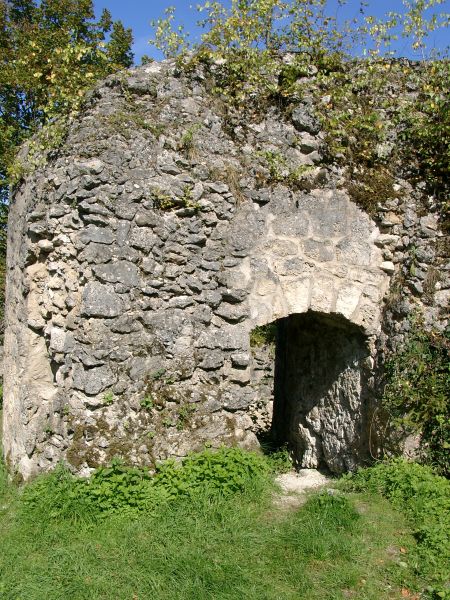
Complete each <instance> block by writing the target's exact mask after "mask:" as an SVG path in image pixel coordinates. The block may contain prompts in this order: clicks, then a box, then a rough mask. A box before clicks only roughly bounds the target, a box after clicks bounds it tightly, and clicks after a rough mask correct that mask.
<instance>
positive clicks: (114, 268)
mask: <svg viewBox="0 0 450 600" xmlns="http://www.w3.org/2000/svg"><path fill="white" fill-rule="evenodd" d="M93 271H94V274H95V276H96V277H98V279H100V281H102V282H103V283H122V284H123V285H125V286H130V287H133V286H137V285H139V269H138V268H137V266H136V265H134V264H133V263H131V262H129V261H126V260H118V261H117V262H111V263H108V264H106V265H99V266H96V267H94V268H93Z"/></svg>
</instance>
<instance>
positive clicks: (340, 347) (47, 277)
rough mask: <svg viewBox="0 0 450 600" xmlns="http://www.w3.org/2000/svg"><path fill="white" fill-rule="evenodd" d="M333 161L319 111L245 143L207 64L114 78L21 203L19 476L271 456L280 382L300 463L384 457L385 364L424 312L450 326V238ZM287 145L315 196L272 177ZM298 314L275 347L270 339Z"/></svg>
mask: <svg viewBox="0 0 450 600" xmlns="http://www.w3.org/2000/svg"><path fill="white" fill-rule="evenodd" d="M322 149H323V134H322V133H321V132H320V128H319V127H318V124H317V121H315V119H314V115H313V114H312V113H311V109H310V107H308V106H307V105H299V107H298V108H297V109H296V110H294V112H293V114H292V119H290V120H289V119H287V118H285V117H283V116H281V115H280V114H279V112H278V110H277V109H276V108H270V109H268V111H267V114H266V115H265V116H264V118H262V119H261V120H259V121H256V122H254V123H252V122H250V123H242V124H240V123H237V124H234V125H233V131H232V132H231V133H230V124H229V123H227V121H226V118H225V117H224V115H223V113H222V112H221V111H220V107H218V106H217V103H216V101H215V100H213V99H212V98H211V96H210V95H209V94H208V93H207V92H206V90H205V77H204V76H203V75H202V73H201V72H198V73H197V74H196V75H195V76H189V77H187V76H181V75H180V74H177V73H176V69H175V66H174V64H173V63H171V62H169V61H168V62H165V63H154V64H152V65H148V66H146V67H141V68H138V69H135V70H132V71H129V72H127V73H126V74H125V75H121V76H120V77H118V76H113V77H110V78H108V79H107V80H106V81H105V82H103V83H102V84H100V85H99V86H98V87H97V88H96V90H95V91H94V92H93V93H92V94H91V96H90V99H89V101H88V103H87V106H86V108H85V110H84V112H83V114H82V115H81V116H80V117H79V118H78V119H77V120H76V122H75V123H73V124H72V126H71V128H70V131H69V134H68V137H67V140H66V142H65V144H64V146H63V147H62V148H61V149H60V150H59V151H58V153H56V154H55V155H53V156H52V157H50V160H49V161H48V162H47V165H46V166H45V167H43V168H41V169H39V170H38V171H36V172H35V173H34V174H33V175H30V176H28V177H27V178H26V180H25V181H24V182H23V183H22V184H21V186H20V187H19V189H18V190H17V192H16V194H15V198H14V201H13V204H12V206H11V217H10V225H9V240H8V287H7V308H6V323H7V329H6V335H5V383H4V391H5V406H4V419H3V420H4V423H3V427H4V436H3V437H4V452H5V456H6V459H7V461H8V464H9V465H10V467H11V469H12V470H16V471H18V472H20V474H21V475H22V476H23V477H25V478H27V477H29V476H30V475H32V474H34V473H37V472H39V471H45V470H49V469H51V468H53V467H54V466H55V464H56V463H57V462H58V461H59V460H64V461H66V462H67V464H68V465H69V466H70V467H71V468H72V469H73V470H74V472H77V473H79V474H82V475H86V474H88V473H89V472H90V471H91V470H92V469H93V468H95V467H96V466H98V465H100V464H104V463H107V462H108V461H110V460H111V459H112V458H113V457H114V456H121V457H123V458H124V459H125V460H126V461H128V462H131V463H134V464H141V465H153V464H154V463H155V461H156V460H159V459H164V458H166V457H169V456H174V457H181V456H184V455H186V454H187V453H188V452H189V451H190V450H200V449H202V448H203V447H204V446H205V444H206V445H211V446H214V447H216V446H218V445H220V444H222V443H226V444H238V445H240V446H243V447H246V448H255V447H257V446H258V436H259V435H260V434H261V433H264V432H265V431H267V430H268V428H269V427H270V424H271V421H272V407H273V401H274V373H275V376H276V381H275V388H277V386H278V392H277V389H275V395H276V394H277V393H278V394H279V396H280V398H284V397H286V398H287V397H289V398H290V400H289V401H287V403H285V404H284V405H283V406H280V407H278V408H276V410H275V413H276V414H275V415H274V417H273V418H274V429H275V430H276V431H277V432H278V434H279V435H280V436H281V438H282V439H283V440H285V441H288V442H289V443H290V445H291V446H293V447H295V448H297V450H298V452H297V455H296V456H297V458H298V460H299V464H300V465H302V466H307V467H316V466H322V467H324V466H325V467H328V468H329V469H331V470H332V471H334V472H341V471H344V470H347V469H352V468H354V467H355V466H356V465H357V464H358V463H360V462H362V461H364V460H365V459H366V458H367V456H368V453H369V451H370V448H369V447H368V443H369V442H368V428H369V426H370V421H371V418H372V414H373V410H374V408H375V406H376V386H375V380H376V377H375V375H376V364H377V359H378V358H379V357H380V356H382V355H383V352H384V349H385V347H386V345H387V341H388V340H390V341H392V340H395V339H397V338H398V339H401V336H402V335H403V334H404V333H405V332H406V331H407V330H408V327H409V321H408V316H409V315H410V314H411V313H412V312H413V310H414V307H416V306H420V307H421V308H422V310H423V311H424V314H425V318H426V320H427V322H428V323H433V324H435V323H437V324H440V325H441V326H442V323H443V319H442V311H441V312H440V310H439V307H440V306H441V307H442V306H444V305H445V303H446V302H447V301H448V288H449V278H448V270H447V271H446V270H444V269H443V267H442V265H440V266H439V273H440V276H439V283H438V285H435V282H433V286H432V288H431V291H430V289H429V287H430V286H428V287H427V286H426V285H424V283H425V284H426V283H427V281H428V278H429V277H430V273H433V269H434V271H436V266H435V265H436V264H437V263H436V261H437V255H436V251H435V249H434V248H435V245H434V242H435V241H436V240H439V238H440V235H441V234H440V232H439V229H438V223H437V217H436V215H435V214H434V213H433V211H432V210H430V211H429V213H428V214H424V215H422V216H418V215H417V212H416V210H415V202H416V200H415V192H414V190H413V189H412V188H411V187H410V186H409V184H407V182H405V181H403V180H399V181H398V182H397V184H396V186H397V190H398V192H399V193H398V198H397V199H393V200H390V201H388V204H386V205H383V206H380V210H379V214H378V216H377V222H376V223H375V222H374V221H373V220H372V219H371V218H369V216H368V215H367V214H366V213H364V212H363V211H362V210H361V209H359V208H358V207H357V206H356V205H355V204H354V203H353V202H352V201H351V199H350V197H349V195H348V193H347V191H346V189H345V186H344V185H343V182H344V178H343V176H342V169H341V168H339V167H336V166H333V165H324V164H323V162H322ZM268 151H269V152H279V153H281V154H282V155H283V156H284V157H285V165H286V168H291V169H298V167H300V166H304V167H307V168H305V173H307V175H306V176H305V178H304V185H303V189H298V190H297V191H292V190H290V189H288V187H286V186H284V185H283V184H282V183H273V182H271V181H270V173H269V172H268V169H267V165H264V161H263V160H262V159H261V156H262V154H263V153H264V152H266V153H267V152H268ZM412 247H414V249H415V250H414V252H415V254H414V256H415V260H416V263H417V264H416V268H415V271H414V274H412V272H411V269H409V264H410V263H409V262H408V261H409V260H410V256H411V254H410V252H409V249H410V248H412ZM405 273H406V276H405ZM402 274H403V283H402V285H403V288H401V287H400V288H399V287H398V283H396V288H395V290H394V291H395V292H396V294H394V296H393V293H392V289H391V290H390V284H391V288H392V282H393V281H394V282H397V281H398V277H397V276H399V275H402ZM396 277H397V279H396ZM405 282H406V283H405ZM430 294H431V296H432V302H431V301H427V298H428V300H429V295H430ZM302 319H303V320H302ZM305 319H306V320H305ZM277 320H281V321H279V323H281V325H280V326H279V328H278V329H279V333H278V335H279V340H278V341H277V357H274V350H273V348H270V347H266V346H256V347H252V346H251V344H250V338H251V331H252V330H253V329H254V328H255V327H256V326H262V325H266V324H268V323H273V322H274V321H277ZM283 331H284V333H283ZM280 332H281V333H280ZM283 353H284V354H283ZM282 356H285V359H283V360H282ZM298 365H301V367H298ZM299 369H300V371H302V372H303V373H305V375H304V376H303V378H299V376H298V370H299ZM277 373H278V379H277ZM299 407H300V408H299Z"/></svg>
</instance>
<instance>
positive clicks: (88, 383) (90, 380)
mask: <svg viewBox="0 0 450 600" xmlns="http://www.w3.org/2000/svg"><path fill="white" fill-rule="evenodd" d="M72 377H73V387H74V388H75V389H77V390H80V391H82V392H85V393H86V394H88V395H89V396H95V395H96V394H99V393H100V392H102V391H103V390H105V389H106V388H108V387H111V386H112V385H114V384H115V383H116V381H117V378H116V376H115V375H114V373H113V372H112V371H111V369H110V368H109V367H108V366H107V365H102V366H101V367H94V368H92V369H88V370H87V371H86V370H85V369H84V368H83V366H82V365H80V364H78V365H75V366H74V367H73V371H72Z"/></svg>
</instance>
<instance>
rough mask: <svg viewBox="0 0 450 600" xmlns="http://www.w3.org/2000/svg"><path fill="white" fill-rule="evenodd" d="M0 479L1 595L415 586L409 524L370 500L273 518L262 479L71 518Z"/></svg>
mask: <svg viewBox="0 0 450 600" xmlns="http://www.w3.org/2000/svg"><path fill="white" fill-rule="evenodd" d="M4 475H5V474H4V472H3V476H2V478H1V479H2V482H1V483H0V494H1V496H0V497H1V499H0V506H1V512H0V536H1V541H0V548H1V550H0V598H1V599H2V600H3V599H5V600H6V599H8V600H38V599H39V600H65V599H66V598H67V599H74V600H81V599H83V600H84V599H86V600H87V599H89V600H93V599H96V600H97V599H98V600H99V599H105V600H113V599H120V600H122V599H123V600H146V599H150V598H151V599H152V600H159V599H161V600H162V599H171V600H175V599H180V600H190V599H192V600H203V599H214V600H216V599H217V600H219V599H220V600H225V599H227V600H228V599H229V600H238V599H239V600H240V599H244V598H245V599H246V600H253V599H254V600H264V599H267V600H269V599H270V600H294V599H295V600H301V599H305V600H306V599H308V600H315V599H317V600H319V599H320V600H327V599H329V600H331V599H333V600H334V599H336V600H338V599H344V598H355V599H357V600H365V599H367V600H369V599H373V600H375V599H376V600H383V599H388V598H402V597H410V598H414V597H415V596H414V594H413V592H410V591H409V589H410V588H409V587H407V586H411V584H412V585H413V586H414V585H417V586H419V587H420V586H421V585H423V582H421V581H420V580H417V579H416V578H415V576H414V575H413V573H412V572H411V569H409V568H408V566H407V555H408V552H410V549H413V548H414V542H413V539H412V537H411V535H410V530H409V526H408V525H407V523H406V522H405V520H404V518H403V517H402V516H401V515H400V514H399V513H398V512H397V511H395V510H394V509H393V508H391V506H390V505H389V504H388V503H387V501H386V500H384V499H382V498H381V497H377V496H374V495H371V496H366V495H364V494H347V495H345V496H344V495H337V496H333V495H330V494H321V495H315V496H312V497H311V498H310V500H309V501H308V502H307V504H306V505H305V506H304V507H302V508H301V509H300V510H298V511H295V512H288V513H279V512H276V511H275V510H274V509H273V507H272V504H271V493H272V490H271V489H270V485H269V484H268V485H267V486H266V487H263V488H261V486H257V487H255V486H252V484H251V483H248V485H246V487H245V489H244V491H243V492H241V493H236V494H233V495H229V496H228V497H223V496H221V495H220V494H217V493H215V494H213V495H211V494H210V495H207V494H202V493H197V494H195V496H194V497H192V498H183V499H179V500H177V501H174V502H171V503H170V504H165V505H163V506H161V507H160V508H159V509H158V510H157V511H156V513H155V514H154V515H153V516H147V515H145V514H143V515H139V516H137V517H136V516H135V517H133V518H131V517H125V516H120V515H116V516H110V517H108V518H105V517H103V518H100V519H94V520H87V521H81V522H73V520H71V519H56V520H55V519H53V520H52V519H51V518H46V517H45V515H42V514H40V513H37V514H36V515H34V516H33V512H31V513H30V512H27V509H25V511H24V507H23V502H22V500H21V498H20V494H19V493H18V491H17V490H14V489H13V488H11V487H10V486H9V485H8V484H7V483H6V482H5V476H4ZM405 594H408V595H406V596H405ZM417 597H418V596H417Z"/></svg>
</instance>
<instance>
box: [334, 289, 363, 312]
mask: <svg viewBox="0 0 450 600" xmlns="http://www.w3.org/2000/svg"><path fill="white" fill-rule="evenodd" d="M360 298H361V289H360V288H358V287H356V286H354V285H343V286H342V287H340V288H339V290H338V293H337V297H336V309H335V310H336V312H337V313H339V314H341V315H344V317H347V319H350V318H351V316H352V314H353V313H354V312H355V310H356V308H357V306H358V304H359V300H360Z"/></svg>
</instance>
